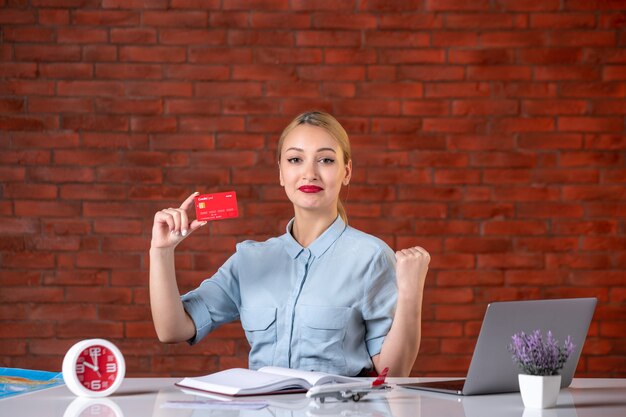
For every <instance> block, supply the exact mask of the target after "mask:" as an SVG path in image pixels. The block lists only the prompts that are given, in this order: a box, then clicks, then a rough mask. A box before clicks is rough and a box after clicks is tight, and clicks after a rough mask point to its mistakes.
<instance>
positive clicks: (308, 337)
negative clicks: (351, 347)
mask: <svg viewBox="0 0 626 417" xmlns="http://www.w3.org/2000/svg"><path fill="white" fill-rule="evenodd" d="M349 312H350V308H349V307H317V306H301V307H300V313H301V323H302V326H301V329H300V332H301V335H302V337H301V340H300V354H301V357H300V367H302V368H305V369H310V370H315V371H322V372H332V373H341V374H343V373H345V369H346V358H345V355H346V353H345V352H344V346H343V345H344V338H345V335H346V326H347V323H348V316H349Z"/></svg>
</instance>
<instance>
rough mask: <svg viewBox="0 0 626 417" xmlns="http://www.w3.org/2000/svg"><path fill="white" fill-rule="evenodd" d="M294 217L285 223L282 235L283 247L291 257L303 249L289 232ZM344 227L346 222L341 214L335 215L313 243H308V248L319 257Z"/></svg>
mask: <svg viewBox="0 0 626 417" xmlns="http://www.w3.org/2000/svg"><path fill="white" fill-rule="evenodd" d="M294 221H295V218H293V219H291V220H290V221H289V223H288V224H287V228H286V233H285V234H284V235H283V241H284V242H285V249H286V250H287V253H288V254H289V256H291V257H292V258H294V259H295V258H297V257H298V255H300V253H301V252H302V251H303V250H305V248H303V247H302V246H301V245H300V244H299V243H298V241H297V240H296V239H294V237H293V236H292V234H291V227H292V226H293V222H294ZM345 229H346V224H345V223H344V221H343V219H342V218H341V216H337V218H336V219H335V221H334V222H333V223H332V224H331V225H330V226H329V227H328V229H326V230H325V231H324V233H322V234H321V235H320V236H319V237H318V238H317V239H315V241H313V243H311V244H310V245H309V248H308V249H309V250H310V251H311V253H312V254H313V256H315V257H316V258H319V257H320V256H322V255H323V254H324V252H326V251H327V250H328V248H330V247H331V245H332V244H333V243H335V241H336V240H337V239H339V236H341V234H342V233H343V231H344V230H345Z"/></svg>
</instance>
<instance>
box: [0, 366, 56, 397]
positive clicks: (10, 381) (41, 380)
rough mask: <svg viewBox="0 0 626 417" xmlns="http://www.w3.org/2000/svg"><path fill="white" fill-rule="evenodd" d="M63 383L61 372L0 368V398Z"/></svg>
mask: <svg viewBox="0 0 626 417" xmlns="http://www.w3.org/2000/svg"><path fill="white" fill-rule="evenodd" d="M63 384H64V382H63V374H62V373H61V372H47V371H35V370H30V369H20V368H0V399H3V398H7V397H10V396H13V395H19V394H24V393H27V392H32V391H37V390H40V389H44V388H50V387H56V386H57V385H63Z"/></svg>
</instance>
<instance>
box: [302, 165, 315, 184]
mask: <svg viewBox="0 0 626 417" xmlns="http://www.w3.org/2000/svg"><path fill="white" fill-rule="evenodd" d="M302 179H304V180H307V181H311V180H316V179H317V165H316V164H315V162H311V163H306V164H304V171H303V172H302Z"/></svg>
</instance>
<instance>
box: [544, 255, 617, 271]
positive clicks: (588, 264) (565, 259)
mask: <svg viewBox="0 0 626 417" xmlns="http://www.w3.org/2000/svg"><path fill="white" fill-rule="evenodd" d="M545 258H546V269H609V268H610V266H611V264H612V261H611V258H610V255H607V254H598V253H576V254H569V253H548V254H546V256H545Z"/></svg>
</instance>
